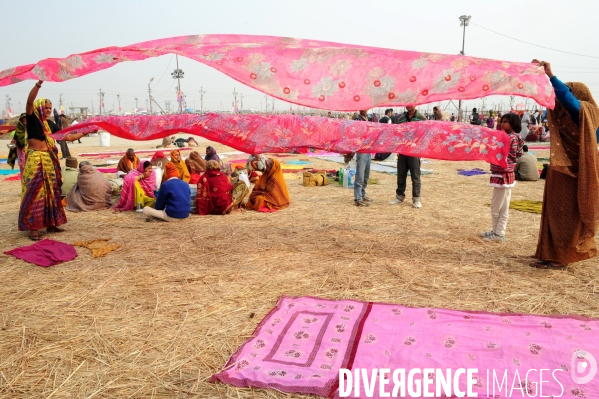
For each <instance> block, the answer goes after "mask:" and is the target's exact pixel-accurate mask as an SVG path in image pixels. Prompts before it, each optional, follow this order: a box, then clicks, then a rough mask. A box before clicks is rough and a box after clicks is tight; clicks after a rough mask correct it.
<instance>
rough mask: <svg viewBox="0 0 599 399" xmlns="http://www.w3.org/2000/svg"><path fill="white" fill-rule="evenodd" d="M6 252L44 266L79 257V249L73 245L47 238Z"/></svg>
mask: <svg viewBox="0 0 599 399" xmlns="http://www.w3.org/2000/svg"><path fill="white" fill-rule="evenodd" d="M4 254H5V255H12V256H14V257H15V258H19V259H22V260H24V261H25V262H29V263H33V264H34V265H38V266H42V267H50V266H54V265H58V264H59V263H62V262H68V261H70V260H73V259H75V258H76V257H77V251H76V250H75V247H73V246H72V245H70V244H65V243H64V242H60V241H54V240H49V239H47V238H46V239H44V240H41V241H38V242H36V243H35V244H32V245H28V246H25V247H19V248H15V249H13V250H10V251H6V252H4Z"/></svg>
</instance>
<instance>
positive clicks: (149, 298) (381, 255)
mask: <svg viewBox="0 0 599 399" xmlns="http://www.w3.org/2000/svg"><path fill="white" fill-rule="evenodd" d="M84 140H91V139H88V138H86V139H84ZM86 143H87V141H84V143H83V144H74V145H71V146H70V147H71V151H72V152H73V153H74V154H76V153H82V152H84V151H98V150H103V149H101V148H98V147H91V146H88V145H87V144H86ZM203 144H204V143H202V145H203ZM149 147H150V145H149V144H148V143H137V144H136V148H139V149H141V148H149ZM215 147H216V149H217V150H219V152H222V151H227V150H229V151H230V149H227V148H225V147H223V146H220V145H215ZM125 148H127V145H126V143H123V144H121V145H119V146H116V147H115V146H113V147H111V148H110V150H114V149H121V150H122V149H125ZM201 148H202V149H203V147H201ZM104 149H105V148H104ZM186 154H188V153H187V152H184V155H186ZM537 156H541V157H546V156H548V152H547V151H537ZM233 157H235V156H233ZM303 158H304V157H303V156H299V155H294V156H293V157H290V158H284V159H303ZM79 160H82V158H80V159H79ZM311 160H314V161H315V163H314V164H313V165H312V166H315V167H322V168H326V169H335V168H338V167H339V164H335V163H332V162H328V161H323V160H316V159H311ZM93 163H95V164H98V163H103V160H99V161H98V160H95V161H93ZM474 167H480V168H484V169H488V165H486V164H484V163H482V162H474V163H455V162H444V161H433V163H432V164H423V168H426V169H432V170H434V174H432V175H424V176H423V178H422V179H423V206H424V207H423V208H422V209H419V210H416V209H413V208H412V207H411V206H410V201H409V200H410V197H411V194H410V192H409V191H410V190H408V201H406V203H404V204H401V205H388V202H389V201H390V200H392V199H393V198H394V195H395V193H394V191H395V186H396V184H395V176H394V175H388V174H382V173H373V175H372V176H371V177H374V178H378V179H379V184H377V185H371V186H369V188H368V193H369V196H371V197H372V198H373V199H374V203H373V204H372V206H371V207H369V208H357V207H355V206H353V193H352V191H351V190H349V189H344V188H342V187H339V186H338V185H337V184H336V183H334V184H331V185H329V186H325V187H303V186H302V185H301V177H300V176H301V174H299V173H298V174H287V176H286V177H288V179H287V184H288V187H289V191H290V194H291V198H292V204H291V206H290V207H289V208H288V209H286V210H283V211H281V212H277V213H274V214H260V213H256V212H244V213H237V214H232V215H229V216H204V217H200V216H197V215H195V216H192V217H190V218H189V219H188V220H186V221H184V222H181V223H178V224H169V223H165V222H160V223H146V222H145V218H144V217H142V216H141V215H140V214H137V213H135V212H125V213H120V214H114V213H112V212H111V211H110V210H106V211H101V212H93V213H83V214H74V213H70V212H69V213H68V214H67V216H68V218H69V221H68V224H67V225H66V226H65V227H66V230H67V231H66V232H65V233H61V234H55V235H50V238H53V239H56V240H60V241H64V242H74V241H82V240H91V239H95V238H110V239H111V240H112V241H114V242H117V243H120V244H122V245H123V247H122V248H121V249H119V250H117V251H115V252H112V253H110V254H109V255H107V256H106V257H105V258H92V257H91V255H90V252H89V251H88V250H87V249H85V248H77V251H78V253H79V256H78V257H77V258H76V259H75V260H73V261H71V262H68V263H64V264H61V265H58V266H54V267H51V268H47V269H46V268H41V267H37V266H34V265H31V264H28V263H25V262H23V261H20V260H18V259H15V258H13V257H10V256H6V255H0V256H1V257H2V262H1V264H2V266H1V267H0V397H6V398H50V397H52V398H92V397H93V398H213V397H214V398H283V397H285V398H291V397H293V398H299V397H307V396H301V395H287V394H283V393H280V392H277V391H274V390H260V389H237V388H233V387H230V386H227V385H224V384H220V383H218V384H213V383H209V382H208V379H209V378H210V376H211V375H212V374H214V373H215V372H217V371H219V370H220V368H221V367H222V366H223V365H224V364H225V362H226V361H227V359H228V357H229V356H230V355H231V354H232V353H233V352H234V351H235V350H236V349H237V348H238V347H239V346H240V345H241V344H242V343H243V342H244V341H245V340H246V339H247V338H248V337H249V336H250V335H251V334H252V331H253V330H254V328H255V327H256V326H257V324H258V323H259V322H260V320H261V319H262V318H263V317H264V316H265V315H266V314H267V313H268V312H269V311H270V310H271V309H272V307H273V306H274V305H275V303H276V301H277V299H278V298H279V296H281V295H296V296H302V295H313V296H319V297H324V298H330V299H340V298H353V299H359V300H365V301H384V302H391V303H398V304H404V305H410V306H419V307H445V308H452V309H467V310H485V311H496V312H523V313H536V314H579V315H586V316H591V317H599V305H598V304H599V301H598V295H597V289H596V285H597V284H598V282H597V277H596V276H597V273H596V272H597V260H596V259H595V260H590V261H586V262H580V263H577V264H574V265H571V266H570V267H569V268H568V269H567V270H564V271H546V270H536V269H533V268H531V267H529V266H528V263H529V261H530V259H531V258H530V257H531V255H532V254H533V253H534V250H535V246H536V242H537V234H538V229H539V219H540V215H537V214H531V213H524V212H519V211H514V210H512V211H511V212H510V220H509V224H508V232H507V237H508V241H507V242H506V243H505V244H499V243H497V244H489V243H483V242H482V241H481V240H480V239H479V238H477V233H478V232H479V231H483V230H488V229H489V226H490V223H491V216H490V210H489V207H488V206H487V205H486V204H488V203H489V202H490V198H491V189H490V188H489V187H488V179H489V177H488V175H482V176H472V177H464V176H460V175H458V174H457V173H456V170H457V169H458V168H474ZM543 184H544V181H543V180H540V181H538V182H534V183H519V184H518V185H517V186H516V187H515V189H514V190H513V197H512V199H530V200H541V199H542V193H543ZM0 185H1V186H2V189H1V190H0V209H1V211H2V218H1V219H0V231H2V234H1V235H0V243H1V249H2V251H6V250H9V249H12V248H14V247H17V246H22V245H28V244H30V243H31V242H30V241H29V240H28V239H27V237H26V235H25V234H24V233H22V232H18V231H17V223H16V221H17V214H18V209H19V194H20V185H19V183H18V182H3V181H0Z"/></svg>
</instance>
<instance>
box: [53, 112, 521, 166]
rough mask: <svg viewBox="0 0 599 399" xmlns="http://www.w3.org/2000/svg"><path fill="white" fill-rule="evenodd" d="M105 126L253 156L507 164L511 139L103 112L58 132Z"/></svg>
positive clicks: (136, 136) (289, 119)
mask: <svg viewBox="0 0 599 399" xmlns="http://www.w3.org/2000/svg"><path fill="white" fill-rule="evenodd" d="M96 129H103V130H106V131H108V132H110V133H112V134H114V135H115V136H118V137H122V138H125V139H130V140H153V139H159V138H162V137H167V136H170V135H172V134H174V133H178V132H182V133H189V134H193V135H197V136H202V137H205V138H207V139H209V140H212V141H216V142H218V143H221V144H225V145H227V146H229V147H233V148H235V149H237V150H239V151H243V152H245V153H249V154H258V153H267V152H272V153H277V152H293V151H298V152H301V151H303V152H305V150H306V149H308V148H314V149H321V150H325V151H332V152H337V153H348V152H366V153H377V152H393V153H400V154H404V155H409V156H415V157H425V158H435V159H443V160H452V161H458V160H459V161H486V162H489V163H493V164H496V165H500V166H504V167H505V166H506V163H505V162H506V157H507V152H508V150H509V137H508V136H507V135H506V134H505V133H504V132H503V131H498V130H495V129H488V128H486V127H482V126H476V125H469V124H462V123H455V122H440V121H421V122H409V123H403V124H400V125H392V124H386V123H371V122H360V121H351V120H347V119H332V118H325V117H316V116H300V115H252V114H243V115H239V114H237V115H229V114H206V115H189V114H178V115H162V116H143V115H142V116H127V117H118V116H98V117H95V118H92V119H88V120H86V121H85V122H82V123H79V124H77V125H75V126H71V127H69V128H66V129H64V130H61V131H60V132H58V133H56V134H54V136H55V137H56V138H57V139H59V140H60V139H61V138H62V136H63V135H64V134H65V133H69V132H70V133H73V132H88V131H93V130H96Z"/></svg>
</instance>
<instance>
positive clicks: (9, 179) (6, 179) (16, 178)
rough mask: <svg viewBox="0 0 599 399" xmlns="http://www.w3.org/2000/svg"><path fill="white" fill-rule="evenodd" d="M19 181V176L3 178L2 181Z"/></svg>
mask: <svg viewBox="0 0 599 399" xmlns="http://www.w3.org/2000/svg"><path fill="white" fill-rule="evenodd" d="M20 180H21V175H20V174H19V175H14V176H10V177H7V178H5V179H4V180H3V181H20Z"/></svg>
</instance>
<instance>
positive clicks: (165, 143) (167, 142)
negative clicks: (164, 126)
mask: <svg viewBox="0 0 599 399" xmlns="http://www.w3.org/2000/svg"><path fill="white" fill-rule="evenodd" d="M174 146H175V136H170V137H164V138H163V139H162V144H160V145H157V146H156V148H170V147H174Z"/></svg>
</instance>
